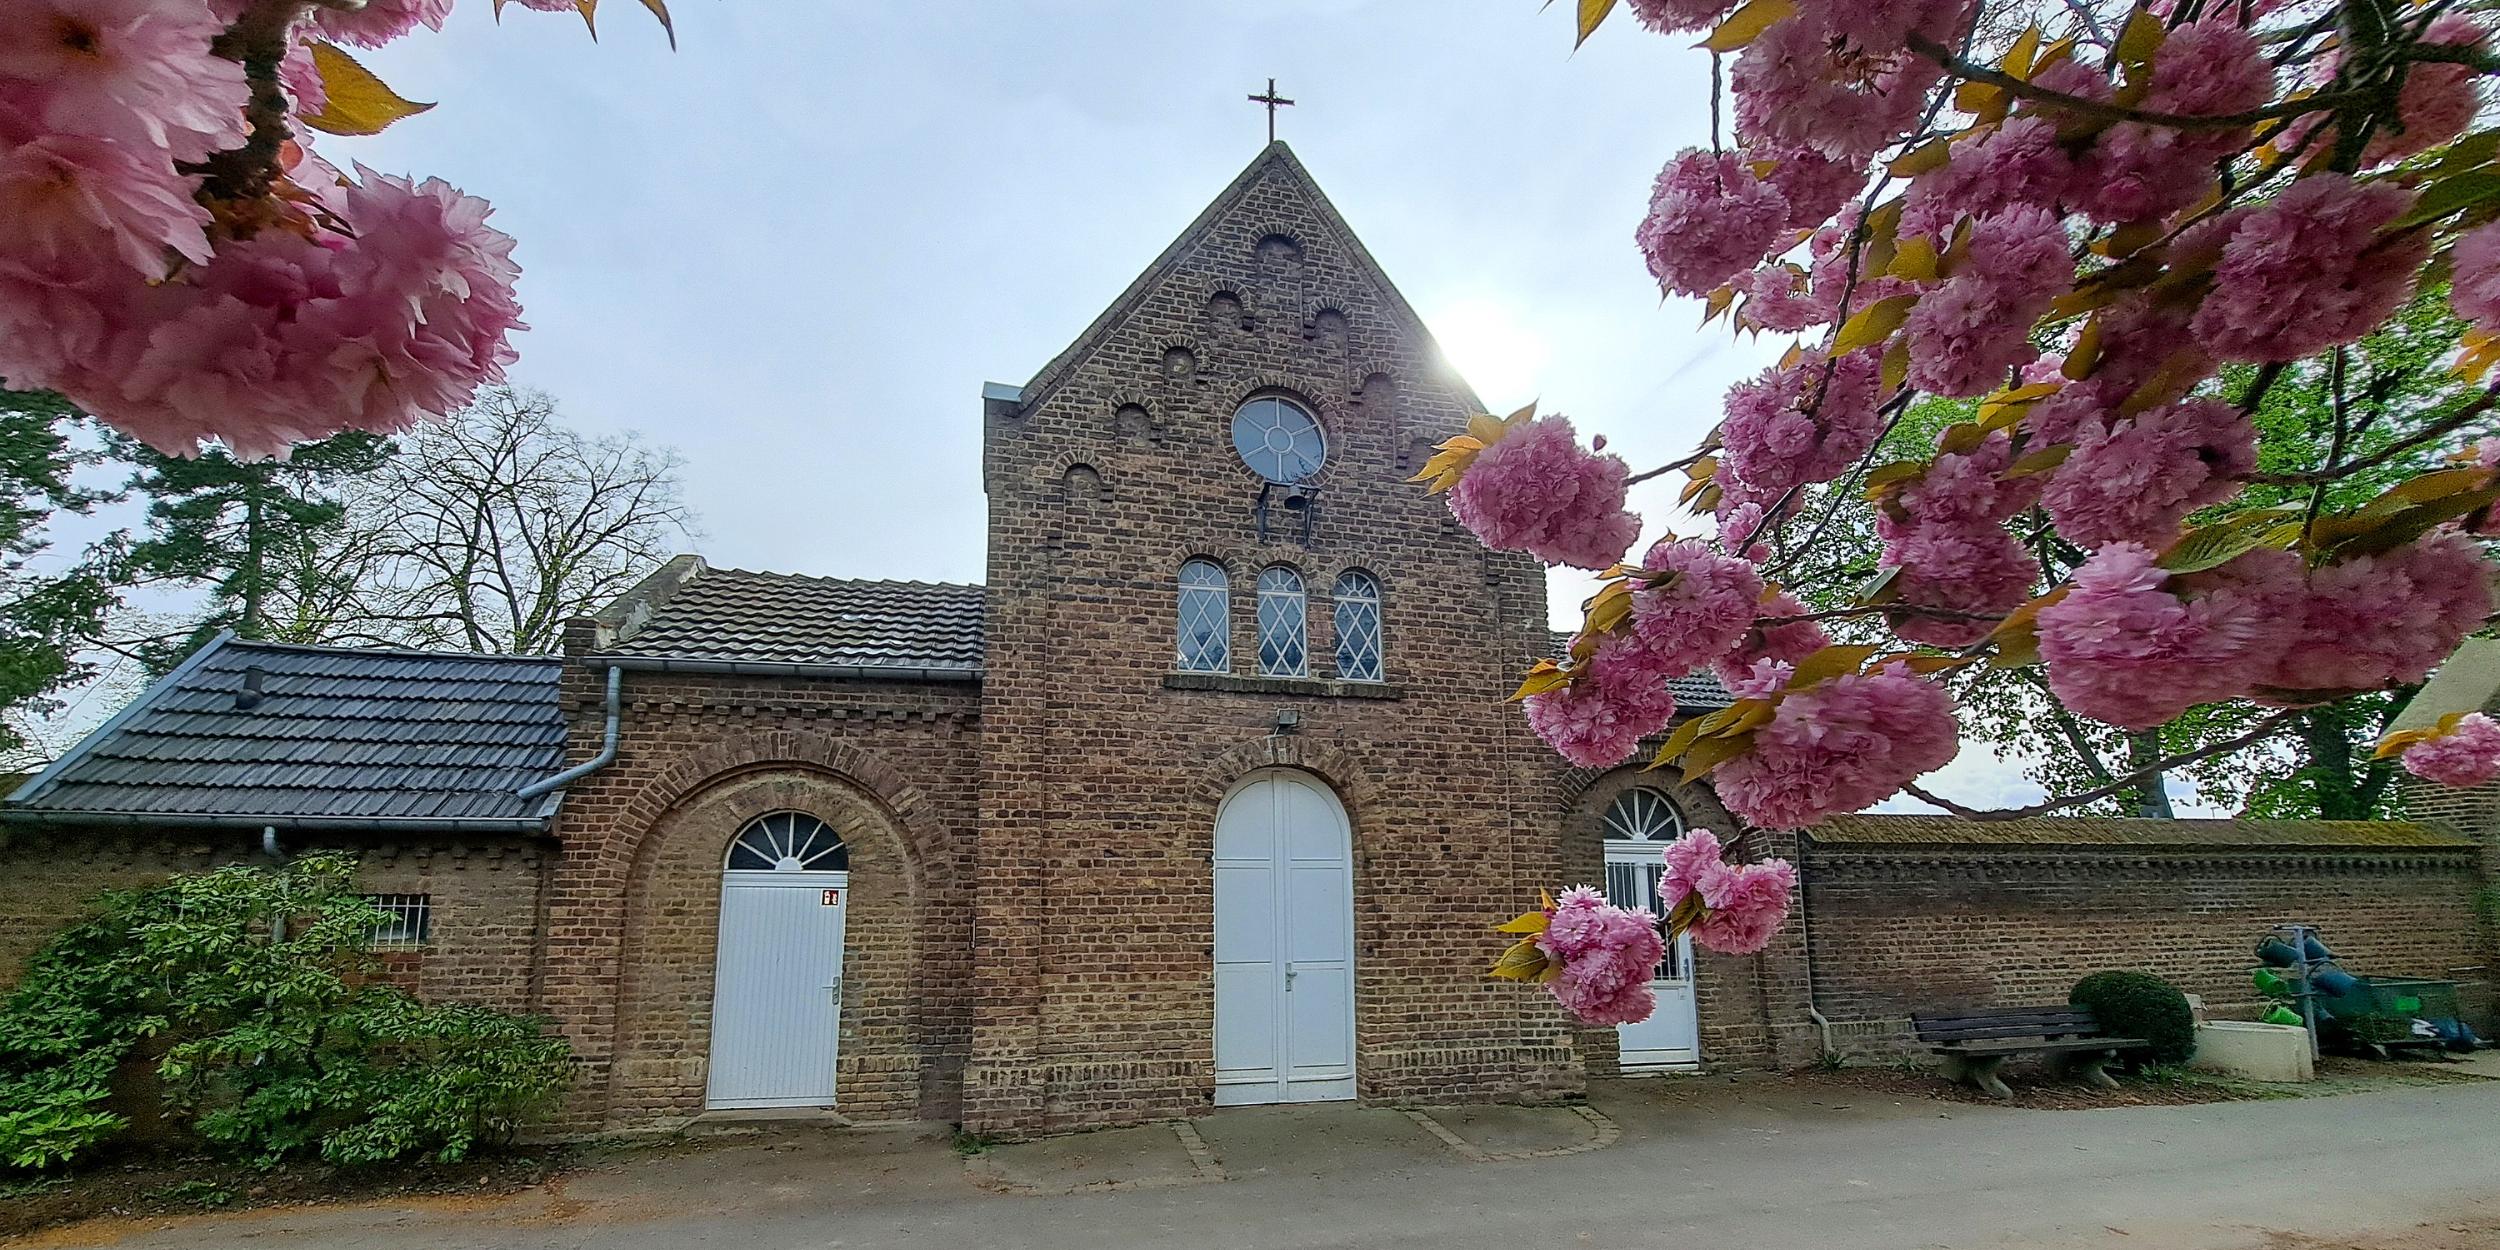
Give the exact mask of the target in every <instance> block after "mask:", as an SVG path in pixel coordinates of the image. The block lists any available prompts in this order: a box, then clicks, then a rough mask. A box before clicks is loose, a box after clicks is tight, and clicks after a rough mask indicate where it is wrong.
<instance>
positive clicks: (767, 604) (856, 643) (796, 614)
mask: <svg viewBox="0 0 2500 1250" xmlns="http://www.w3.org/2000/svg"><path fill="white" fill-rule="evenodd" d="M665 572H666V571H664V574H665ZM659 576H662V575H655V578H656V577H659ZM981 605H982V593H981V588H980V587H978V586H957V585H952V584H949V583H944V582H878V581H854V580H849V579H845V578H835V577H803V576H800V575H798V574H794V573H750V572H747V571H745V570H743V569H715V568H709V567H706V566H703V565H701V564H700V563H694V564H691V565H690V566H679V571H677V572H676V573H675V574H674V576H673V580H672V582H671V583H670V584H667V585H663V586H661V587H659V588H658V589H657V590H655V591H654V593H653V594H652V596H651V597H649V598H647V599H643V600H641V601H639V602H637V601H636V600H635V597H634V594H633V593H632V592H629V593H628V595H627V598H626V599H625V600H620V601H619V605H618V608H617V609H611V612H614V613H616V614H617V618H618V620H619V623H620V625H621V626H622V628H620V629H619V630H618V633H619V637H618V639H617V641H615V642H614V643H611V644H609V645H608V646H607V647H605V648H603V650H604V651H605V652H606V653H607V654H609V655H617V656H639V657H652V658H674V659H692V660H724V661H733V662H736V661H744V662H748V663H763V664H808V665H827V666H837V667H860V668H898V669H925V670H934V671H940V672H955V673H978V672H980V671H981V645H982V640H981V611H982V608H981ZM620 609H621V610H620Z"/></svg>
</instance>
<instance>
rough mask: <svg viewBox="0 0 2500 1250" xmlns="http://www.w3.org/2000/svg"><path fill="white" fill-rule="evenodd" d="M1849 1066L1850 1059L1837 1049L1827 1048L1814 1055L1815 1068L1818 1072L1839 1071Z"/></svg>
mask: <svg viewBox="0 0 2500 1250" xmlns="http://www.w3.org/2000/svg"><path fill="white" fill-rule="evenodd" d="M1848 1066H1849V1060H1848V1059H1847V1058H1846V1057H1844V1056H1842V1054H1841V1053H1840V1052H1839V1051H1836V1050H1827V1051H1824V1052H1823V1053H1822V1054H1819V1055H1816V1056H1815V1057H1814V1070H1815V1071H1817V1072H1838V1071H1840V1070H1841V1069H1842V1068H1845V1067H1848Z"/></svg>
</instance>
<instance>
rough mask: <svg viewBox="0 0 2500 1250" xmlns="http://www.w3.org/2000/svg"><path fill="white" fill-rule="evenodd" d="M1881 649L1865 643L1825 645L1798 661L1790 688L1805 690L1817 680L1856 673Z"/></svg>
mask: <svg viewBox="0 0 2500 1250" xmlns="http://www.w3.org/2000/svg"><path fill="white" fill-rule="evenodd" d="M1881 650H1883V648H1882V647H1876V646H1867V645H1863V644H1853V645H1848V646H1832V647H1825V648H1823V649H1822V650H1820V651H1817V652H1815V653H1814V654H1812V655H1809V656H1807V657H1806V658H1805V659H1803V660H1800V661H1798V663H1797V671H1796V672H1795V673H1792V674H1790V675H1789V678H1788V688H1789V689H1791V690H1803V689H1805V688H1806V687H1808V686H1811V685H1814V684H1816V683H1817V682H1823V681H1829V680H1831V679H1832V678H1834V677H1840V676H1845V675H1847V674H1850V673H1855V672H1857V671H1858V666H1859V665H1861V664H1864V663H1866V661H1867V657H1869V656H1872V655H1874V654H1875V653H1876V652H1878V651H1881Z"/></svg>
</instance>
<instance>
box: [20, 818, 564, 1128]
mask: <svg viewBox="0 0 2500 1250" xmlns="http://www.w3.org/2000/svg"><path fill="white" fill-rule="evenodd" d="M354 886H355V864H354V862H353V861H352V860H349V859H346V858H344V857H338V856H307V857H305V858H303V859H300V860H297V861H295V862H293V863H291V864H288V865H286V866H284V867H281V868H276V869H265V868H226V869H220V870H218V871H215V872H209V873H199V874H193V875H188V876H181V877H176V878H174V879H172V880H170V881H168V882H166V883H165V884H163V885H161V886H157V887H154V888H151V889H146V890H131V891H116V892H114V893H111V894H107V895H105V896H104V897H103V898H102V899H101V900H100V903H99V914H98V915H97V916H96V917H95V918H93V919H91V920H88V921H86V922H84V923H82V924H79V925H76V926H73V927H71V928H70V929H68V930H66V931H64V932H63V933H61V934H60V935H59V936H58V937H56V938H55V939H54V940H53V941H52V942H51V943H50V944H49V945H47V946H46V947H45V948H44V949H43V950H42V951H41V952H39V953H38V954H37V955H36V956H35V958H34V959H33V960H32V961H31V962H30V963H29V965H28V970H27V975H26V978H25V980H24V981H22V982H21V983H20V984H19V986H18V988H17V989H16V991H14V992H13V993H12V994H11V995H10V996H9V998H8V999H7V1001H6V1002H5V1003H0V1107H5V1108H8V1110H7V1111H6V1112H0V1160H6V1161H7V1162H8V1163H9V1164H11V1165H13V1166H16V1167H21V1168H33V1167H43V1166H48V1165H51V1164H54V1163H59V1162H63V1161H67V1160H72V1159H75V1158H77V1157H79V1156H80V1155H82V1154H84V1153H85V1152H87V1151H89V1150H91V1149H93V1148H94V1147H95V1146H97V1145H99V1144H101V1143H103V1142H104V1141H106V1140H108V1139H109V1138H111V1137H112V1135H113V1134H115V1133H117V1132H118V1131H120V1130H121V1129H122V1128H123V1127H124V1122H123V1121H122V1119H121V1117H119V1116H116V1115H114V1114H112V1113H110V1112H109V1111H106V1110H105V1109H104V1108H103V1103H104V1101H105V1098H106V1094H107V1092H108V1091H109V1089H110V1087H111V1084H112V1079H113V1075H114V1072H115V1070H116V1069H117V1068H119V1067H120V1065H121V1064H122V1063H124V1062H125V1061H127V1060H128V1059H129V1058H130V1056H131V1055H132V1054H133V1053H134V1051H136V1050H137V1048H138V1047H139V1045H140V1044H141V1043H142V1042H144V1041H147V1040H148V1039H151V1038H153V1039H156V1040H157V1043H158V1044H160V1045H161V1046H162V1048H163V1058H162V1060H160V1061H159V1063H158V1069H157V1070H158V1073H159V1075H160V1076H161V1077H162V1078H163V1080H164V1092H165V1102H166V1108H165V1109H166V1111H167V1112H168V1114H169V1115H170V1116H172V1117H173V1118H175V1119H177V1120H178V1121H182V1122H187V1123H188V1125H189V1126H190V1127H191V1129H192V1130H193V1131H195V1132H197V1133H198V1134H199V1135H200V1136H201V1137H203V1138H206V1139H207V1140H209V1141H212V1142H216V1143H219V1144H222V1145H226V1146H229V1147H231V1148H233V1149H234V1150H236V1151H237V1152H239V1153H242V1154H246V1155H249V1156H252V1157H254V1158H256V1159H257V1160H259V1161H261V1162H264V1163H274V1162H276V1161H277V1160H280V1159H283V1158H286V1157H288V1156H291V1155H300V1154H315V1153H317V1154H319V1155H320V1156H321V1157H323V1158H325V1159H328V1160H330V1161H331V1162H334V1163H381V1162H387V1161H390V1160H393V1159H402V1158H413V1157H418V1156H427V1157H432V1158H436V1159H440V1160H444V1161H450V1160H454V1159H458V1158H461V1157H462V1156H464V1155H466V1154H468V1153H469V1152H470V1151H471V1150H473V1149H475V1148H477V1147H479V1146H481V1145H492V1144H498V1143H501V1142H505V1141H508V1140H510V1139H511V1137H512V1136H513V1134H514V1133H515V1132H517V1131H518V1130H519V1129H520V1128H521V1127H522V1125H523V1124H525V1123H526V1122H527V1121H528V1120H529V1119H530V1118H531V1117H532V1116H534V1115H535V1114H536V1113H538V1112H539V1111H541V1110H543V1109H544V1108H545V1107H546V1106H547V1105H548V1104H549V1103H550V1102H552V1101H553V1099H554V1098H555V1097H556V1096H557V1095H558V1094H559V1093H561V1092H562V1091H563V1089H564V1088H565V1086H566V1084H567V1083H568V1082H569V1081H570V1079H571V1076H572V1059H571V1055H570V1052H569V1050H568V1049H567V1047H566V1046H565V1044H564V1042H563V1041H562V1040H561V1039H557V1038H551V1037H547V1036H545V1035H544V1034H543V1033H542V1032H541V1030H540V1026H539V1024H538V1022H536V1021H532V1020H526V1019H522V1018H518V1017H514V1016H510V1015H506V1014H504V1013H502V1012H497V1011H490V1010H487V1009H485V1008H480V1007H468V1006H457V1005H430V1004H425V1003H420V1002H418V1001H417V1000H416V999H415V998H413V997H411V996H410V995H408V994H407V993H406V992H404V991H402V990H399V989H397V988H395V987H391V986H387V985H382V984H377V983H375V981H374V979H373V978H374V976H375V974H376V973H377V972H378V970H379V965H378V961H377V960H376V959H375V957H374V954H373V935H374V933H375V932H376V931H377V930H378V928H379V926H380V924H381V923H382V921H383V920H384V916H383V914H382V913H381V911H380V910H378V909H377V908H375V907H374V906H373V904H372V903H370V902H368V901H367V900H365V899H364V898H362V897H361V896H359V895H358V894H356V893H355V890H354Z"/></svg>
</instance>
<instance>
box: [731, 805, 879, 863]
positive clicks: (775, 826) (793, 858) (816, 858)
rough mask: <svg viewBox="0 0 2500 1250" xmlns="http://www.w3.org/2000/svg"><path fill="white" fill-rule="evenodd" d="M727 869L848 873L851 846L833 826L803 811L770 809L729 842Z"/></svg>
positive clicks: (751, 821)
mask: <svg viewBox="0 0 2500 1250" xmlns="http://www.w3.org/2000/svg"><path fill="white" fill-rule="evenodd" d="M727 867H728V869H729V871H731V872H848V871H850V869H851V848H849V847H847V846H844V845H843V844H842V835H840V834H838V833H835V832H834V831H833V826H831V825H828V824H826V823H825V822H823V821H821V820H818V819H816V818H815V817H813V816H810V815H808V814H807V813H805V812H772V813H769V814H766V815H763V816H758V817H756V818H755V819H753V820H750V821H748V822H747V827H746V828H744V829H741V830H739V831H738V838H737V840H736V841H734V842H731V843H730V844H729V863H728V865H727Z"/></svg>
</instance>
